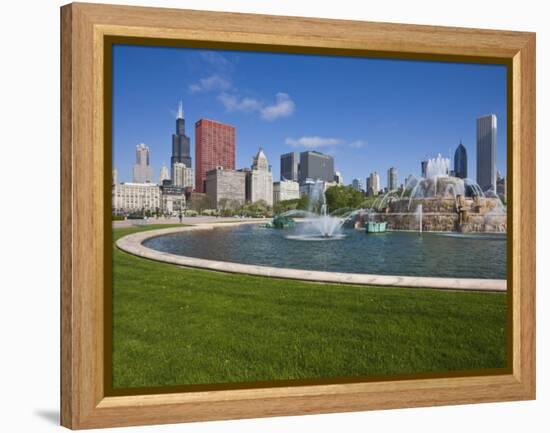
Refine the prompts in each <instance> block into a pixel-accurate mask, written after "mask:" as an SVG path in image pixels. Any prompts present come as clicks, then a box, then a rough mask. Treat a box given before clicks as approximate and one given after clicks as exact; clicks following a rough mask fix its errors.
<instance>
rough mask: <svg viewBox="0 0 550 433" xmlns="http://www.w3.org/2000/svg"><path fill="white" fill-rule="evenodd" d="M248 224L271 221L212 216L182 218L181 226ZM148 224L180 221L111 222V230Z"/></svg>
mask: <svg viewBox="0 0 550 433" xmlns="http://www.w3.org/2000/svg"><path fill="white" fill-rule="evenodd" d="M239 221H242V222H248V221H265V222H268V221H271V219H270V218H242V219H240V218H231V217H219V218H218V217H213V216H196V217H183V218H182V221H181V224H189V225H195V224H214V223H228V222H239ZM150 224H180V220H179V218H177V217H170V218H164V217H161V218H147V219H146V220H124V221H113V228H121V227H133V226H141V225H150Z"/></svg>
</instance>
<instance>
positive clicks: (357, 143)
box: [349, 140, 367, 149]
mask: <svg viewBox="0 0 550 433" xmlns="http://www.w3.org/2000/svg"><path fill="white" fill-rule="evenodd" d="M366 145H367V142H366V141H365V140H355V141H352V142H351V143H349V146H350V147H353V148H354V149H361V148H362V147H365V146H366Z"/></svg>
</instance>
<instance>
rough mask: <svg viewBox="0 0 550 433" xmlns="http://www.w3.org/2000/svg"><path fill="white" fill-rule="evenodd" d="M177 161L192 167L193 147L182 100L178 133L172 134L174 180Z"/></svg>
mask: <svg viewBox="0 0 550 433" xmlns="http://www.w3.org/2000/svg"><path fill="white" fill-rule="evenodd" d="M176 162H181V163H183V164H185V166H186V167H187V168H192V167H191V149H190V147H189V137H188V136H187V135H185V119H184V117H183V104H182V102H181V101H180V104H179V107H178V115H177V118H176V133H175V134H172V157H171V158H170V178H171V179H172V181H174V164H175V163H176Z"/></svg>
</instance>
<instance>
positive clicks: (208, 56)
mask: <svg viewBox="0 0 550 433" xmlns="http://www.w3.org/2000/svg"><path fill="white" fill-rule="evenodd" d="M200 56H201V57H202V59H203V60H204V61H206V62H208V63H210V64H211V65H212V66H215V67H217V68H220V69H224V68H227V67H230V66H231V62H230V61H229V60H227V59H226V58H225V57H224V56H222V55H221V54H220V53H217V52H215V51H203V52H201V54H200Z"/></svg>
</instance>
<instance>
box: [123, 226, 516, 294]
mask: <svg viewBox="0 0 550 433" xmlns="http://www.w3.org/2000/svg"><path fill="white" fill-rule="evenodd" d="M266 221H267V220H250V221H235V222H215V223H200V224H195V225H189V226H183V227H170V228H164V229H162V228H161V229H154V230H146V231H141V232H137V233H133V234H130V235H126V236H123V237H122V238H120V239H118V240H117V241H116V246H117V248H119V249H120V250H122V251H124V252H126V253H129V254H132V255H134V256H137V257H142V258H145V259H150V260H154V261H158V262H163V263H169V264H173V265H177V266H183V267H189V268H199V269H206V270H211V271H218V272H227V273H235V274H245V275H253V276H260V277H272V278H282V279H291V280H300V281H310V282H317V283H329V284H352V285H359V286H387V287H408V288H428V289H443V290H466V291H487V292H505V291H506V285H507V284H506V283H507V281H506V280H504V279H486V278H448V277H416V276H398V275H379V274H359V273H347V272H328V271H313V270H305V269H291V268H281V267H272V266H263V265H251V264H244V263H236V262H226V261H221V260H210V259H201V258H196V257H190V256H180V255H177V254H172V253H165V252H162V251H158V250H154V249H152V248H148V247H146V246H144V245H143V242H144V241H146V240H148V239H151V238H156V237H160V236H164V235H169V234H173V233H181V232H188V231H196V230H213V229H216V228H227V227H234V226H239V225H242V224H260V223H265V222H266Z"/></svg>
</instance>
